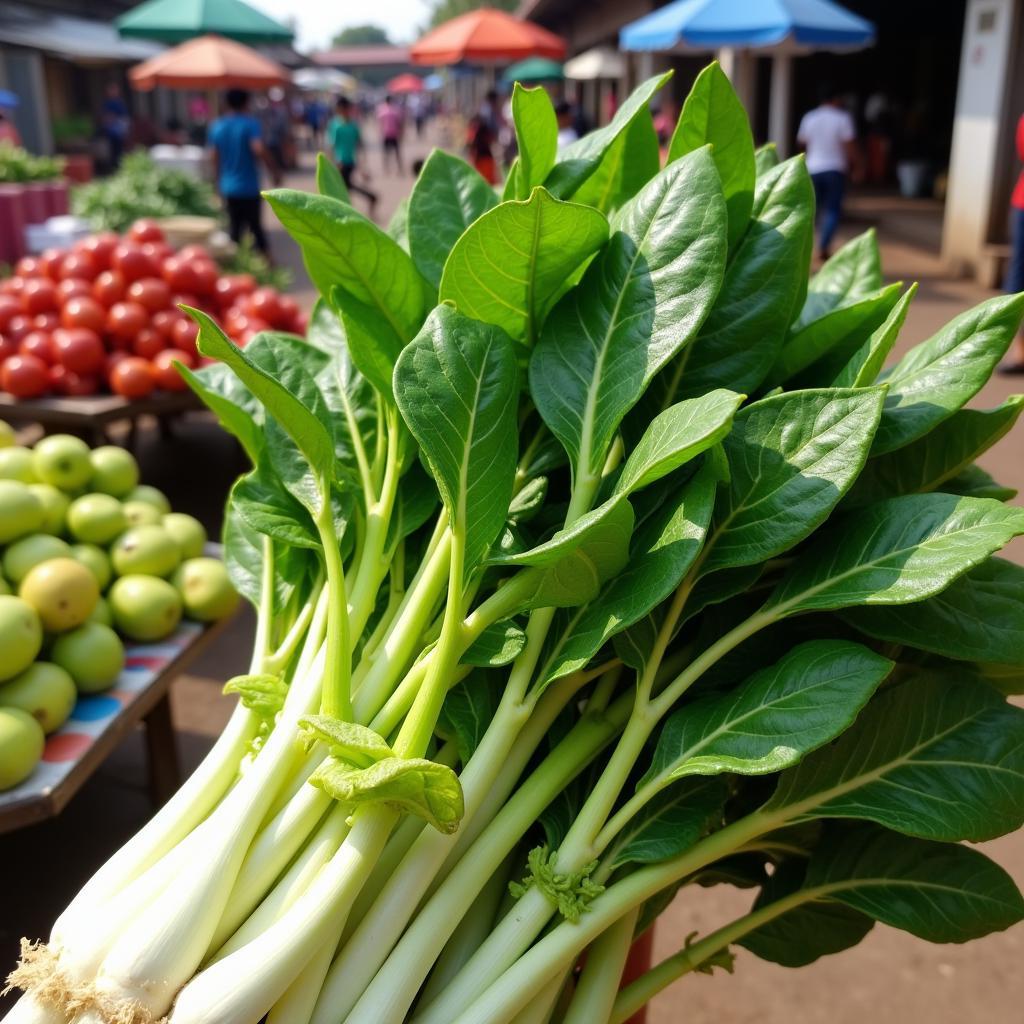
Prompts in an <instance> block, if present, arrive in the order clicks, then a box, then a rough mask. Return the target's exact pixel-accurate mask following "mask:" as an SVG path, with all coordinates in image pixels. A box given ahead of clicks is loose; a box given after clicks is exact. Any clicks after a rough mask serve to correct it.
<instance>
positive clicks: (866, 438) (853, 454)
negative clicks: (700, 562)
mask: <svg viewBox="0 0 1024 1024" xmlns="http://www.w3.org/2000/svg"><path fill="white" fill-rule="evenodd" d="M883 399H884V392H883V390H882V389H881V388H870V389H869V388H857V389H846V390H840V389H836V388H832V389H820V390H812V391H792V392H784V393H783V394H780V395H776V396H774V397H772V398H765V399H762V400H761V401H760V402H755V403H754V404H753V405H748V406H746V407H745V408H743V409H741V410H740V411H739V412H738V413H737V414H736V416H735V417H734V419H733V428H732V430H731V431H730V433H729V434H728V436H727V437H726V438H725V440H724V442H723V447H724V449H725V454H726V457H727V459H728V461H729V470H730V474H731V479H730V480H729V483H728V485H727V486H726V487H723V488H722V492H721V495H720V498H719V504H718V507H717V509H716V511H715V521H714V525H713V527H712V532H711V536H710V537H709V539H708V546H709V548H710V552H709V554H708V557H707V560H706V561H705V564H704V568H705V571H706V572H711V571H713V570H717V569H724V568H730V567H735V566H741V565H752V564H754V563H757V562H763V561H764V560H765V559H767V558H772V557H774V556H775V555H777V554H780V553H781V552H783V551H786V550H787V549H788V548H791V547H792V546H793V545H794V544H796V543H797V542H798V541H801V540H803V539H804V538H805V537H806V536H808V535H809V534H810V533H811V532H812V531H813V530H814V529H816V528H817V527H818V526H819V525H820V524H821V523H823V522H824V521H825V519H826V518H827V517H828V515H829V513H830V512H831V511H832V509H833V508H835V506H836V505H837V504H838V502H839V499H840V498H841V497H842V496H843V494H844V493H845V492H846V490H847V489H848V488H849V487H850V485H851V484H852V483H853V481H854V480H855V479H856V477H857V474H858V473H859V472H860V469H861V467H862V466H863V465H864V462H865V460H866V459H867V455H868V451H869V449H870V447H871V439H872V437H873V436H874V432H875V427H876V426H877V424H878V417H879V415H880V414H881V410H882V401H883Z"/></svg>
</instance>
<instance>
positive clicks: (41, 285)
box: [21, 277, 59, 316]
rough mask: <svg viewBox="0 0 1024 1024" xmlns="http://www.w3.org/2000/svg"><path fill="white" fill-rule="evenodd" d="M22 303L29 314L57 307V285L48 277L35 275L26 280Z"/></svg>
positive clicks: (44, 311) (47, 311)
mask: <svg viewBox="0 0 1024 1024" xmlns="http://www.w3.org/2000/svg"><path fill="white" fill-rule="evenodd" d="M21 305H22V307H23V308H24V310H25V312H26V313H28V315H29V316H36V315H38V314H39V313H49V312H51V311H53V310H55V309H57V307H58V305H59V303H58V301H57V286H56V285H55V284H54V283H53V282H52V281H51V280H50V279H49V278H48V277H33V278H30V279H29V280H28V281H26V282H25V287H24V288H23V289H22V292H21Z"/></svg>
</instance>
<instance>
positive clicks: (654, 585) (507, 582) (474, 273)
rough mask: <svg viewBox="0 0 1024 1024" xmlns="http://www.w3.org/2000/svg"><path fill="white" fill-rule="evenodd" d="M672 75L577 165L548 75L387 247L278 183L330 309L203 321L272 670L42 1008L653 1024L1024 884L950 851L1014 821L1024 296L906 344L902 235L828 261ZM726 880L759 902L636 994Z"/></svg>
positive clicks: (232, 1018)
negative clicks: (658, 106)
mask: <svg viewBox="0 0 1024 1024" xmlns="http://www.w3.org/2000/svg"><path fill="white" fill-rule="evenodd" d="M663 83H664V79H663V78H655V79H652V80H650V81H648V82H645V83H644V84H643V85H641V86H640V88H639V89H638V90H637V91H636V92H635V93H634V95H633V96H632V97H630V99H629V100H628V101H627V102H625V103H624V104H623V105H622V107H621V108H620V110H619V111H618V113H617V114H616V116H615V118H614V119H613V120H612V122H611V123H610V124H608V125H607V126H605V127H603V128H601V129H599V130H598V131H596V132H594V133H592V134H590V135H588V136H586V137H584V138H582V139H580V140H579V141H577V142H574V143H573V144H572V145H570V146H568V147H567V148H565V149H563V150H561V151H557V149H556V134H557V133H556V124H555V116H554V113H553V111H552V107H551V103H550V101H549V99H548V97H547V96H546V94H545V93H544V92H543V91H542V90H539V89H537V90H529V89H521V88H518V87H517V88H516V90H515V93H514V95H513V99H512V108H513V114H514V119H515V125H516V129H517V133H518V138H519V153H520V155H519V158H518V160H517V162H516V163H515V165H514V166H513V168H512V169H511V172H510V174H509V177H508V181H507V183H506V185H505V188H504V194H503V196H501V197H499V196H498V195H496V193H495V191H494V190H493V189H492V188H491V187H490V186H489V185H488V184H487V183H486V182H485V181H484V180H483V179H482V178H480V177H479V176H478V175H477V173H476V172H475V171H474V170H473V169H472V168H470V167H469V166H468V165H467V164H466V163H464V162H463V161H462V160H459V159H457V158H456V157H454V156H451V155H449V154H447V153H443V152H434V153H433V154H432V155H431V156H430V158H429V159H428V160H427V161H426V164H425V166H424V168H423V172H422V174H421V175H420V177H419V179H418V180H417V182H416V185H415V188H414V190H413V192H412V195H411V198H410V201H409V203H408V208H407V210H405V211H404V212H403V215H402V216H401V217H399V218H398V220H397V222H396V223H395V224H394V225H393V226H392V229H391V230H390V232H387V233H386V232H384V231H382V230H380V229H378V228H377V227H376V226H375V225H374V224H372V223H371V222H370V221H368V220H367V219H365V218H364V217H363V216H361V215H360V214H359V213H357V212H356V211H355V210H354V209H353V208H352V206H351V205H349V204H348V202H347V196H346V193H345V191H344V186H343V184H342V183H341V181H340V178H339V177H338V176H337V174H336V172H334V171H333V168H332V167H331V166H330V165H329V164H327V163H326V162H322V163H321V165H320V168H319V174H318V187H319V191H320V194H318V195H308V194H303V193H300V192H295V191H288V190H278V191H274V192H271V193H269V195H268V199H269V201H270V204H271V206H272V207H273V209H274V211H275V212H276V214H277V215H278V217H279V218H280V219H281V221H282V222H283V223H284V225H285V226H286V227H287V229H288V230H289V231H290V232H291V234H292V236H293V237H294V238H295V240H296V241H297V242H298V244H299V245H300V246H301V247H302V251H303V255H304V257H305V262H306V266H307V268H308V270H309V274H310V276H311V278H312V279H313V281H314V282H315V284H316V286H317V288H318V289H319V291H320V293H321V296H322V299H321V301H320V303H319V304H318V306H317V308H316V310H315V313H314V315H313V318H312V322H311V326H310V331H309V337H308V340H306V341H303V340H300V339H296V338H293V337H289V336H286V335H280V334H263V335H260V336H259V337H257V338H256V339H254V340H253V341H252V342H251V343H250V344H249V345H248V346H247V347H246V348H245V349H239V348H237V347H235V346H234V345H233V344H232V343H231V342H230V341H228V340H227V339H226V338H225V337H224V335H223V334H222V333H221V332H220V330H219V329H218V327H217V325H216V324H215V323H214V322H213V321H212V320H210V319H209V318H207V317H205V316H204V315H203V314H201V313H195V314H194V315H195V316H196V318H197V319H198V320H199V323H200V327H201V330H200V339H199V347H200V349H201V351H202V352H203V353H204V354H206V355H208V356H212V357H215V358H216V359H217V360H219V361H220V362H218V363H216V364H214V365H211V366H209V367H207V368H205V369H203V370H201V371H199V372H197V373H195V374H190V375H189V376H190V381H191V383H192V386H193V387H194V388H195V390H196V391H197V392H198V393H199V394H200V395H201V396H202V397H203V399H204V400H205V401H206V402H207V404H208V405H209V406H210V408H211V409H213V410H214V412H216V414H217V415H218V417H219V418H220V420H221V422H222V423H223V425H224V426H225V427H226V429H228V430H229V431H231V432H232V433H233V434H234V435H236V436H237V437H238V439H239V441H240V442H241V443H242V445H243V446H244V448H245V450H246V452H247V453H248V455H249V457H250V458H251V460H252V465H253V468H252V471H251V472H249V473H248V474H247V475H245V476H243V477H242V478H241V479H240V480H239V481H238V482H237V484H236V485H235V487H234V490H233V492H232V495H231V498H230V503H229V507H228V515H227V525H226V529H225V535H224V541H225V548H226V557H227V559H228V561H229V563H230V568H231V572H232V574H233V577H234V579H235V581H236V583H237V585H238V587H239V588H240V590H241V591H242V592H243V593H244V594H246V595H247V596H248V597H249V598H250V599H251V600H252V602H253V604H254V605H255V606H256V608H257V609H258V612H259V629H258V635H257V638H256V645H255V651H254V655H253V666H252V673H251V674H250V675H247V676H244V677H240V678H238V679H235V680H232V681H231V683H230V684H229V689H230V690H232V691H234V692H237V693H239V694H241V702H240V704H239V706H238V708H237V709H236V711H235V713H234V716H233V717H232V719H231V722H230V724H229V725H228V727H227V730H226V731H225V733H224V735H223V736H222V738H221V740H220V741H219V742H218V744H217V746H216V747H215V748H214V750H213V751H212V752H211V754H210V755H209V757H208V758H207V760H206V761H205V762H204V763H203V765H202V766H201V767H200V769H199V770H198V772H197V774H196V776H194V777H193V779H191V780H190V781H189V782H188V783H186V785H185V787H184V788H183V790H182V791H181V792H180V793H179V794H178V796H177V797H175V799H174V800H172V801H171V803H169V804H168V805H167V806H166V807H165V808H163V809H162V810H161V811H160V812H159V813H158V814H157V816H156V817H155V818H154V819H153V821H152V822H151V823H150V824H149V825H148V826H147V827H146V828H145V829H144V830H143V831H142V832H141V833H140V834H139V835H138V836H136V837H135V839H133V840H131V841H130V842H129V843H128V844H127V845H126V846H125V847H124V848H123V849H122V850H121V851H119V852H118V853H117V854H115V856H114V857H113V858H112V860H111V861H110V862H109V863H108V865H107V866H106V867H104V868H103V869H102V870H101V871H100V872H99V873H98V874H97V876H96V877H95V878H94V879H93V880H92V881H91V882H90V883H89V884H88V885H87V886H86V887H85V889H84V890H83V891H82V893H81V894H80V895H79V896H78V897H77V898H76V899H75V901H74V902H73V903H72V904H71V906H70V907H69V908H68V910H67V911H66V912H65V913H64V914H63V915H62V916H61V918H60V919H59V920H58V922H57V924H56V925H55V927H54V931H53V933H52V935H51V938H50V941H49V943H48V944H47V945H32V944H26V946H25V951H24V958H23V962H22V965H21V966H20V967H19V969H18V970H17V971H16V972H15V974H14V976H13V980H14V981H15V982H16V983H19V984H21V985H22V986H23V987H24V988H26V990H27V992H28V994H27V995H26V996H24V997H23V999H22V1000H21V1002H20V1003H19V1004H18V1006H17V1008H16V1010H15V1016H14V1017H12V1018H11V1019H15V1020H17V1021H19V1022H22V1021H40V1022H41V1021H61V1020H66V1021H80V1022H83V1024H85V1022H90V1021H98V1020H111V1019H116V1020H119V1021H133V1022H134V1021H138V1022H143V1021H150V1020H153V1019H155V1018H157V1017H161V1016H163V1015H168V1019H169V1020H170V1021H171V1022H172V1024H197V1022H204V1024H214V1022H216V1024H256V1022H258V1021H260V1020H261V1019H262V1018H263V1017H264V1015H267V1014H269V1017H268V1018H267V1019H268V1020H269V1022H271V1024H278V1022H285V1021H287V1022H289V1024H295V1022H310V1021H312V1022H314V1024H341V1022H347V1024H400V1022H403V1021H407V1020H411V1021H415V1022H417V1024H453V1022H455V1024H485V1022H486V1024H505V1022H512V1021H514V1022H515V1024H546V1022H562V1024H597V1022H602V1021H612V1022H620V1021H625V1020H627V1019H628V1018H629V1017H630V1016H631V1015H632V1014H633V1013H634V1012H635V1011H636V1010H637V1009H638V1008H639V1007H641V1006H642V1005H643V1004H644V1003H645V1002H646V1001H647V1000H648V999H650V998H651V997H653V996H654V995H655V994H656V993H658V992H659V991H661V990H662V989H663V988H664V987H665V986H667V985H669V984H670V983H672V982H673V981H675V980H676V979H678V978H680V977H681V976H683V975H685V974H687V973H689V972H692V971H704V972H710V971H711V970H712V969H713V968H714V966H716V965H722V966H729V965H730V963H731V956H732V953H731V951H732V950H734V949H735V948H736V947H742V948H743V949H745V950H749V951H750V952H752V953H754V954H756V955H758V956H760V957H764V958H767V959H769V960H773V961H776V962H778V963H780V964H784V965H788V966H797V965H801V964H806V963H809V962H811V961H813V960H815V959H816V958H818V957H820V956H822V955H824V954H829V953H836V952H839V951H840V950H843V949H846V948H847V947H850V946H852V945H854V944H856V943H857V942H858V941H859V940H860V939H861V938H863V936H864V935H865V934H866V933H867V932H868V931H869V930H870V929H871V928H872V927H873V925H874V924H875V923H876V922H881V923H883V924H886V925H889V926H892V927H895V928H902V929H904V930H906V931H909V932H911V933H913V934H914V935H916V936H919V937H920V938H922V939H926V940H929V941H932V942H964V941H967V940H969V939H973V938H976V937H978V936H982V935H985V934H988V933H990V932H993V931H998V930H1000V929H1005V928H1007V927H1009V926H1011V925H1013V924H1015V923H1016V922H1018V921H1019V920H1020V919H1021V917H1022V915H1024V902H1022V899H1021V896H1020V894H1019V893H1018V891H1017V889H1016V888H1015V886H1014V884H1013V883H1012V881H1011V880H1010V878H1009V877H1008V876H1007V874H1006V873H1005V872H1004V871H1003V870H1002V869H1001V868H1000V867H999V866H997V865H996V864H995V863H993V862H992V861H990V860H988V859H987V858H986V857H985V856H984V855H983V854H982V853H980V852H978V851H977V850H975V849H972V848H970V847H969V846H965V845H961V844H962V843H963V842H964V841H967V842H972V843H976V842H979V841H982V840H986V839H990V838H992V837H994V836H999V835H1002V834H1004V833H1007V832H1010V831H1013V830H1015V829H1017V828H1019V827H1020V825H1021V823H1022V820H1024V778H1022V776H1024V711H1022V710H1021V709H1019V708H1017V707H1015V706H1013V705H1012V704H1010V703H1009V702H1008V701H1007V699H1006V695H1007V694H1012V693H1019V692H1024V688H1022V684H1024V603H1022V594H1024V570H1022V569H1021V568H1020V567H1018V566H1016V565H1014V564H1011V563H1010V562H1007V561H1004V560H1001V559H1000V558H998V557H996V552H998V550H999V549H1000V548H1001V547H1002V546H1003V545H1004V544H1006V543H1007V541H1008V540H1010V539H1011V538H1012V537H1013V536H1015V535H1018V534H1022V533H1024V509H1020V508H1015V507H1011V506H1009V505H1007V504H1006V501H1007V499H1009V498H1011V497H1012V496H1013V492H1012V491H1010V490H1008V489H1006V488H1003V487H1001V486H1000V485H999V484H998V483H996V482H995V481H994V480H993V479H992V478H991V477H990V476H989V475H988V474H987V473H986V472H985V471H984V470H982V469H981V468H979V467H978V466H977V465H976V463H975V460H976V459H977V457H978V456H979V455H980V454H981V453H983V452H984V451H985V450H986V449H987V448H988V447H989V446H991V445H992V444H993V443H994V442H995V441H997V440H998V439H999V438H1000V437H1002V436H1003V435H1004V434H1005V433H1006V432H1007V431H1008V430H1009V429H1010V428H1011V426H1012V425H1013V424H1014V422H1015V420H1016V419H1017V417H1018V415H1019V414H1020V412H1021V401H1022V400H1021V399H1020V398H1013V399H1011V400H1009V401H1008V402H1006V403H1005V404H1004V405H1002V406H1000V407H998V408H995V409H990V410H975V409H965V408H964V405H965V403H967V402H968V401H969V400H970V399H971V398H972V397H973V396H974V395H976V394H977V392H978V391H979V390H980V389H981V387H982V386H983V385H984V383H985V381H986V380H987V379H988V377H989V375H990V373H991V372H992V370H993V369H994V367H995V366H996V364H997V362H998V361H999V359H1000V358H1001V357H1002V355H1003V354H1004V352H1005V351H1006V349H1007V347H1008V346H1009V344H1010V342H1011V340H1012V338H1013V335H1014V332H1015V331H1016V330H1017V328H1018V326H1019V324H1020V321H1021V317H1022V314H1024V297H1022V296H1014V295H1011V296H1005V297H999V298H994V299H991V300H989V301H987V302H984V303H982V304H981V305H980V306H978V307H976V308H975V309H971V310H969V311H967V312H965V313H963V314H961V315H960V316H958V317H957V318H956V319H954V320H953V321H952V322H951V323H950V324H948V325H947V326H946V327H944V328H942V329H941V330H940V331H939V332H938V333H937V334H935V335H934V337H931V338H929V339H928V340H926V341H924V342H922V343H921V344H919V345H917V346H916V347H914V348H911V349H910V350H909V352H907V354H906V355H904V356H903V357H902V358H901V359H899V360H898V361H896V362H895V364H894V365H891V366H889V367H888V368H884V364H886V362H887V359H888V356H889V354H890V352H891V350H892V349H893V346H894V343H895V342H896V338H897V335H898V333H899V331H900V327H901V325H902V323H903V320H904V318H905V316H906V313H907V308H908V306H909V304H910V302H911V300H912V298H913V293H914V289H913V287H911V288H909V289H906V290H904V289H903V287H902V286H901V285H899V284H893V285H888V286H887V285H885V284H884V283H883V280H882V275H881V270H880V267H879V254H878V248H877V245H876V241H875V238H874V236H873V234H872V233H871V232H868V233H867V234H865V235H862V236H860V237H858V238H855V239H853V241H851V242H849V243H848V244H847V245H846V246H844V247H843V248H842V249H841V250H840V251H839V252H837V253H836V255H835V256H833V257H832V258H831V259H830V260H829V261H828V262H827V263H826V264H825V265H824V266H823V267H822V268H821V270H820V271H818V273H816V274H815V275H814V276H813V277H810V280H808V269H809V263H810V254H811V249H812V231H813V218H814V198H813V191H812V187H811V182H810V179H809V177H808V174H807V171H806V168H805V166H804V163H803V160H802V158H801V157H796V158H793V159H791V160H786V161H784V162H780V161H779V160H778V158H777V157H776V155H775V152H774V150H773V149H772V148H766V149H762V150H759V151H757V152H755V149H754V146H753V142H752V138H751V133H750V130H749V127H748V125H747V121H746V118H745V116H744V113H743V110H742V107H741V106H740V104H739V103H738V101H737V99H736V97H735V95H734V94H733V92H732V90H731V88H730V86H729V84H728V81H727V80H726V78H725V77H724V75H723V74H722V73H721V71H720V70H719V69H718V68H717V66H716V65H712V66H710V67H709V68H707V69H706V70H705V71H704V72H703V73H702V74H701V75H700V76H699V77H698V79H697V80H696V83H695V85H694V87H693V90H692V92H691V94H690V96H689V98H688V99H687V101H686V104H685V106H684V107H683V110H682V113H681V116H680V120H679V124H678V127H677V128H676V130H675V134H674V135H673V137H672V140H671V145H670V147H669V152H668V160H667V163H666V164H665V166H661V162H660V159H659V151H658V143H657V139H656V136H655V133H654V128H653V125H652V121H651V116H650V113H649V104H650V101H651V99H652V97H653V96H654V94H655V92H656V91H657V90H658V88H659V87H660V86H661V85H662V84H663ZM712 885H733V886H739V887H741V888H745V889H748V890H749V891H750V894H751V909H750V911H749V913H747V914H744V915H743V916H741V917H739V918H738V919H736V920H732V921H723V922H721V926H720V927H719V928H717V930H714V931H711V932H709V933H707V934H701V935H697V934H694V935H690V936H689V937H684V936H683V935H680V936H679V947H680V951H679V953H678V954H677V955H676V956H673V957H671V958H670V959H668V960H666V961H665V962H663V963H660V964H658V965H656V966H655V967H654V968H653V969H651V970H650V971H649V972H648V973H646V974H643V975H642V976H640V977H639V978H638V979H637V980H634V981H632V982H630V983H629V984H626V985H625V986H623V985H622V984H621V978H622V973H623V967H624V964H625V961H626V957H627V954H628V952H629V950H630V947H631V944H632V943H633V941H634V939H635V937H636V936H637V935H638V934H640V933H642V932H643V931H644V930H645V929H647V928H649V927H650V926H651V925H652V923H653V922H654V920H655V919H656V918H657V916H658V914H659V913H660V912H661V911H663V910H664V909H665V908H666V907H667V906H668V904H669V903H670V901H672V900H673V899H675V900H676V910H675V911H674V918H675V919H676V920H679V919H685V916H686V906H687V891H688V890H690V891H692V887H693V886H712ZM118 1014H119V1015H120V1016H117V1015H118Z"/></svg>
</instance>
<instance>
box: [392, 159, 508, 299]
mask: <svg viewBox="0 0 1024 1024" xmlns="http://www.w3.org/2000/svg"><path fill="white" fill-rule="evenodd" d="M497 202H498V198H497V196H495V194H494V189H493V188H491V186H490V185H488V184H487V182H486V181H485V180H484V179H483V178H482V177H481V176H480V174H479V173H478V172H477V171H476V170H475V169H474V168H472V167H470V166H469V164H467V163H466V161H465V160H460V159H459V158H458V157H457V156H452V154H451V153H446V152H445V151H444V150H443V149H435V150H434V151H433V152H432V153H431V154H430V156H428V157H427V159H426V162H425V163H424V164H423V169H422V170H421V171H420V173H419V177H417V179H416V184H415V185H414V186H413V189H412V194H411V195H410V197H409V251H410V253H411V254H412V258H413V262H414V263H415V264H416V267H417V269H418V270H419V272H420V273H421V274H422V275H423V276H424V277H425V278H426V279H427V280H428V281H429V282H430V283H431V284H432V285H433V286H434V287H435V288H438V287H440V284H441V273H442V271H443V270H444V264H445V260H447V259H448V254H449V253H450V252H451V251H452V248H453V247H454V245H455V243H456V242H457V241H458V240H459V237H460V236H461V235H462V233H463V232H464V231H465V230H466V228H468V227H469V225H470V224H472V223H473V221H475V220H476V219H477V218H478V217H480V216H481V215H482V214H484V213H486V212H487V211H488V210H490V209H491V208H492V207H493V206H495V205H497Z"/></svg>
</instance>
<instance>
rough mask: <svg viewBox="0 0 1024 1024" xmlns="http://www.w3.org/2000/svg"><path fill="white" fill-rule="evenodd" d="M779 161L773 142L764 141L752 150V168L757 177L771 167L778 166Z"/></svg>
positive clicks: (777, 151) (761, 175) (776, 148)
mask: <svg viewBox="0 0 1024 1024" xmlns="http://www.w3.org/2000/svg"><path fill="white" fill-rule="evenodd" d="M780 162H781V161H780V159H779V150H778V147H777V146H776V145H775V143H774V142H766V143H765V144H764V145H763V146H758V147H757V149H756V150H754V168H755V170H756V172H757V177H759V178H761V177H763V176H764V175H766V174H767V173H768V172H769V171H770V170H771V169H772V168H773V167H778V166H779V163H780Z"/></svg>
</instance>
